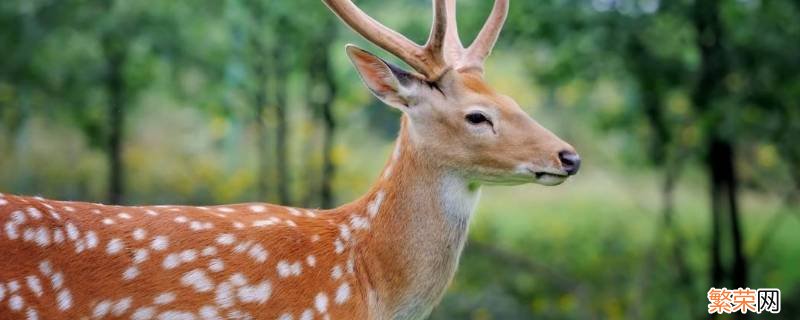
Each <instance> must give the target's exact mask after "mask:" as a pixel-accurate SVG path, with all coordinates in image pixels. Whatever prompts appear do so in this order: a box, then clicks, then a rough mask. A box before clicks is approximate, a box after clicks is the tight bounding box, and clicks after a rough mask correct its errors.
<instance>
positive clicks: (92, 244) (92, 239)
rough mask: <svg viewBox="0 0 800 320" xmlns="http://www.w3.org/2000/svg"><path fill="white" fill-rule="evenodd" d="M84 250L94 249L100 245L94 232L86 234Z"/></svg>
mask: <svg viewBox="0 0 800 320" xmlns="http://www.w3.org/2000/svg"><path fill="white" fill-rule="evenodd" d="M85 243H86V248H88V249H94V248H96V247H97V245H98V244H99V243H100V240H98V238H97V233H96V232H94V231H88V232H86V241H85Z"/></svg>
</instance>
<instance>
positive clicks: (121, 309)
mask: <svg viewBox="0 0 800 320" xmlns="http://www.w3.org/2000/svg"><path fill="white" fill-rule="evenodd" d="M131 301H132V299H131V298H130V297H127V298H123V299H120V300H119V301H117V303H115V304H114V306H113V307H111V314H112V315H113V316H115V317H119V316H122V314H123V313H125V311H128V308H130V307H131Z"/></svg>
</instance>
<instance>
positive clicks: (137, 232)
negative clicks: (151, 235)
mask: <svg viewBox="0 0 800 320" xmlns="http://www.w3.org/2000/svg"><path fill="white" fill-rule="evenodd" d="M146 236H147V231H144V229H142V228H136V229H134V230H133V240H138V241H141V240H144V237H146Z"/></svg>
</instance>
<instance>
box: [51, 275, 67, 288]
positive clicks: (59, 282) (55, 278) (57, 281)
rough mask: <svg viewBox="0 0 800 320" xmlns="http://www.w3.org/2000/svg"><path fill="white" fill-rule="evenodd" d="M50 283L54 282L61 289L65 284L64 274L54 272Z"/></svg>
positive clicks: (54, 285) (54, 286)
mask: <svg viewBox="0 0 800 320" xmlns="http://www.w3.org/2000/svg"><path fill="white" fill-rule="evenodd" d="M50 284H52V285H53V288H55V289H61V286H63V285H64V274H63V273H61V272H56V273H54V274H53V275H52V276H51V277H50Z"/></svg>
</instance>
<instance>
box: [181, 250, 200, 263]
mask: <svg viewBox="0 0 800 320" xmlns="http://www.w3.org/2000/svg"><path fill="white" fill-rule="evenodd" d="M180 257H181V261H183V262H192V261H194V260H195V259H197V250H194V249H188V250H183V251H181V253H180Z"/></svg>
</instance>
